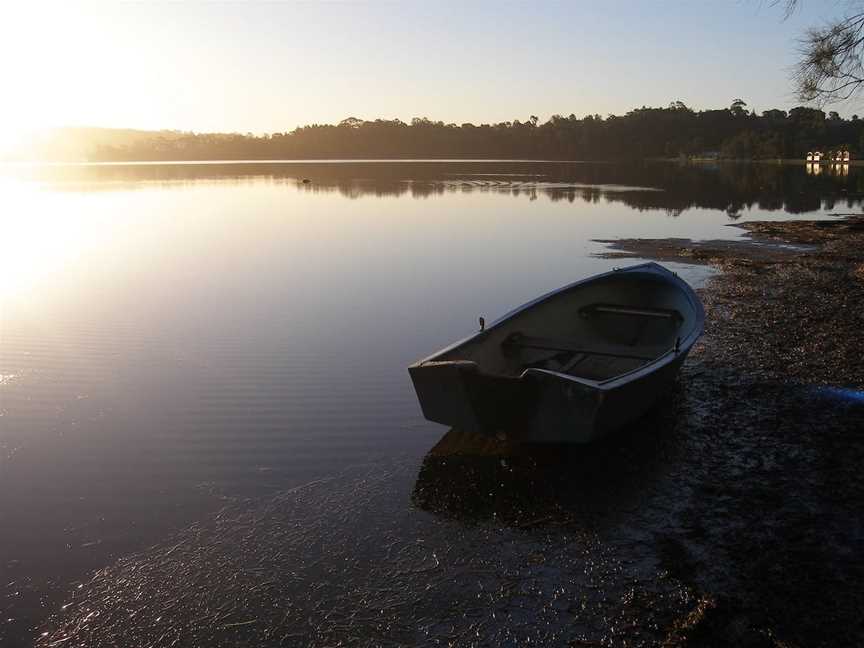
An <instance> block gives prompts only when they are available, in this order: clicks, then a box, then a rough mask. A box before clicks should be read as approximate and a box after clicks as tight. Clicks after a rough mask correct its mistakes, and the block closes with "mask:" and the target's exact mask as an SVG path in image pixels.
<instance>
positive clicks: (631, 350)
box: [501, 333, 668, 360]
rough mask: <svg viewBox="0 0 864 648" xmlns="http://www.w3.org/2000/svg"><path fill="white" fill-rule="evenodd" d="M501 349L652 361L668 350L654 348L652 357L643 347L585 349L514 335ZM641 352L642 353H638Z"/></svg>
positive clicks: (570, 343)
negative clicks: (540, 350) (564, 352)
mask: <svg viewBox="0 0 864 648" xmlns="http://www.w3.org/2000/svg"><path fill="white" fill-rule="evenodd" d="M501 346H503V347H516V348H522V349H543V350H546V351H569V352H572V353H584V354H585V355H596V356H608V357H610V358H627V359H631V360H654V359H655V358H657V357H658V356H660V355H662V354H663V353H665V352H666V351H668V349H661V348H655V349H651V350H652V351H653V350H656V353H655V354H654V355H648V353H644V351H645V348H644V347H628V346H624V345H621V344H603V345H600V344H593V345H592V346H591V347H586V346H584V345H582V344H579V343H578V342H576V341H575V340H562V339H556V338H544V337H532V336H529V335H522V334H520V333H514V334H513V335H511V336H509V337H508V338H507V339H506V340H504V342H502V343H501ZM640 351H643V353H639V352H640Z"/></svg>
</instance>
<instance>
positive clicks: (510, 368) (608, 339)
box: [434, 272, 696, 382]
mask: <svg viewBox="0 0 864 648" xmlns="http://www.w3.org/2000/svg"><path fill="white" fill-rule="evenodd" d="M695 319H696V314H695V312H694V309H693V306H692V304H691V303H690V300H689V299H688V297H687V295H686V293H685V292H684V291H683V290H682V289H681V287H680V286H679V285H677V284H676V283H674V282H672V281H669V280H668V279H666V278H665V277H663V276H661V275H657V274H656V273H639V272H622V273H620V275H619V274H616V275H609V276H606V277H603V278H600V279H598V280H596V281H593V282H589V283H586V284H580V285H577V286H574V287H573V288H571V289H569V290H565V291H562V292H560V293H556V294H554V295H552V296H551V297H549V298H547V299H544V300H542V301H540V302H539V303H537V304H534V305H531V306H529V307H527V308H525V309H524V310H523V311H521V312H518V313H516V314H515V315H513V316H512V317H509V318H506V319H505V320H503V321H501V322H498V323H496V324H495V325H493V326H492V327H490V328H489V329H488V330H487V331H486V332H485V334H483V335H480V336H477V337H475V338H472V339H471V340H469V341H468V342H466V343H465V344H463V345H460V346H458V347H456V348H454V349H451V350H449V351H447V352H445V353H444V354H442V355H441V356H439V357H436V358H434V360H435V361H446V360H469V361H474V362H476V363H477V364H478V365H479V367H480V369H481V371H483V372H484V373H489V374H497V375H504V376H519V375H521V374H522V372H523V371H525V370H526V369H530V368H540V369H547V370H550V371H555V372H559V373H565V374H569V375H572V376H576V377H579V378H583V379H587V380H593V381H598V382H602V381H606V380H610V379H612V378H614V377H616V376H619V375H621V374H624V373H628V372H630V371H633V370H635V369H638V368H639V367H641V366H643V365H645V364H648V363H649V362H652V361H654V360H656V359H657V358H658V357H660V356H662V355H664V354H665V353H667V352H669V351H671V350H673V349H675V348H676V346H677V345H678V344H679V343H680V341H681V340H682V339H684V338H685V337H686V336H687V335H689V333H690V332H691V331H692V329H693V327H694V326H695Z"/></svg>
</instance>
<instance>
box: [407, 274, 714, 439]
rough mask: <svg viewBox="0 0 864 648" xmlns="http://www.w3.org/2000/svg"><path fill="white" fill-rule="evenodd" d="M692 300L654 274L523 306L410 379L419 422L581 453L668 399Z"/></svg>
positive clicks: (696, 332)
mask: <svg viewBox="0 0 864 648" xmlns="http://www.w3.org/2000/svg"><path fill="white" fill-rule="evenodd" d="M704 324H705V311H704V310H703V308H702V303H701V302H700V300H699V297H698V296H697V295H696V293H695V291H694V290H693V289H692V288H691V287H690V286H689V285H688V284H687V283H686V282H685V281H684V280H682V279H681V278H680V277H678V275H677V274H675V273H673V272H671V271H670V270H668V269H666V268H664V267H663V266H661V265H659V264H657V263H643V264H640V265H635V266H631V267H628V268H621V269H616V270H613V271H611V272H606V273H603V274H598V275H595V276H593V277H589V278H587V279H584V280H582V281H577V282H576V283H572V284H570V285H568V286H564V287H563V288H560V289H558V290H555V291H553V292H550V293H548V294H545V295H543V296H541V297H538V298H537V299H534V300H532V301H529V302H528V303H527V304H524V305H522V306H520V307H518V308H516V309H515V310H513V311H511V312H509V313H507V314H506V315H504V316H503V317H501V318H500V319H498V320H496V321H494V322H492V323H491V324H489V325H488V326H484V322H483V320H482V318H481V320H480V330H479V331H477V332H476V333H474V334H473V335H471V336H470V337H468V338H466V339H464V340H462V341H460V342H457V343H456V344H453V345H451V346H449V347H447V348H445V349H442V350H440V351H438V352H437V353H435V354H433V355H431V356H429V357H427V358H424V359H423V360H419V361H418V362H415V363H414V364H412V365H411V366H410V367H409V368H408V372H409V373H410V375H411V380H412V382H413V383H414V390H415V391H416V392H417V397H418V399H419V401H420V406H421V408H422V410H423V415H424V416H425V417H426V418H427V419H429V420H430V421H435V422H437V423H443V424H445V425H450V426H452V427H456V428H459V429H462V430H466V431H469V432H474V433H484V434H495V435H497V434H499V433H504V434H506V435H507V436H508V437H510V438H515V439H519V440H521V441H528V442H548V443H562V442H563V443H588V442H591V441H594V440H596V439H598V438H600V437H602V436H603V435H605V434H607V433H608V432H611V431H613V430H616V429H618V428H621V427H622V426H624V425H626V424H628V423H630V422H632V421H635V420H636V419H638V418H639V417H640V416H642V415H643V414H645V412H646V411H648V410H649V409H650V408H651V407H652V406H653V405H654V404H655V403H656V402H657V400H658V399H659V398H660V397H661V396H662V395H663V394H664V393H666V392H668V391H669V390H670V388H671V386H672V384H673V383H674V381H675V378H676V375H677V372H678V369H679V368H680V367H681V364H682V363H683V362H684V360H685V358H686V357H687V354H688V353H689V351H690V349H691V348H692V347H693V344H694V343H695V342H696V340H697V339H698V338H699V336H700V335H702V330H703V328H704Z"/></svg>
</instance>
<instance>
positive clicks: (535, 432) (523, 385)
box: [409, 351, 687, 443]
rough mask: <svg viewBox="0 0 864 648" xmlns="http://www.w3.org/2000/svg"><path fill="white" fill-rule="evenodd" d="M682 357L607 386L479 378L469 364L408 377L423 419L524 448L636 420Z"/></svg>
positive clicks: (668, 385) (597, 433)
mask: <svg viewBox="0 0 864 648" xmlns="http://www.w3.org/2000/svg"><path fill="white" fill-rule="evenodd" d="M686 357H687V352H685V351H681V352H679V353H678V354H676V355H675V357H674V358H672V359H671V360H670V362H668V363H667V364H665V365H664V366H663V367H660V368H658V369H657V370H656V371H653V372H651V373H648V374H645V375H643V376H640V377H638V378H634V379H633V380H632V381H628V382H624V383H622V384H620V385H616V386H614V387H610V388H603V387H600V386H594V385H586V384H583V383H580V382H576V381H573V380H569V379H568V378H566V377H560V376H558V375H556V374H551V373H544V372H536V373H535V372H528V373H527V375H525V376H523V377H521V378H518V379H514V378H505V377H496V376H484V375H483V374H482V373H481V372H480V371H479V370H478V369H477V366H476V365H475V364H474V363H469V362H466V363H440V364H437V365H435V364H432V365H426V366H422V365H420V366H414V367H411V368H409V373H410V375H411V379H412V382H413V383H414V390H415V391H416V393H417V396H418V399H419V401H420V405H421V408H422V410H423V415H424V417H425V418H427V419H429V420H430V421H435V422H436V423H441V424H444V425H449V426H453V427H456V428H459V429H460V430H463V431H467V432H474V433H480V434H487V435H495V434H504V435H506V436H507V437H508V438H512V439H518V440H520V441H524V442H529V443H590V442H592V441H596V440H597V439H600V438H602V437H603V436H605V435H606V434H608V433H610V432H612V431H614V430H617V429H619V428H621V427H624V426H625V425H627V424H629V423H632V422H633V421H636V420H638V419H639V418H641V417H642V416H644V415H645V413H646V412H648V411H649V410H650V409H651V408H652V407H653V406H654V405H655V404H656V402H657V401H658V400H659V399H660V398H661V397H662V396H663V395H664V394H668V393H670V392H671V390H672V389H673V387H674V384H675V380H676V376H677V373H678V370H679V368H680V367H681V365H682V364H683V362H684V360H685V359H686ZM456 364H461V366H453V365H456Z"/></svg>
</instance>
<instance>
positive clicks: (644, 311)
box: [581, 304, 683, 321]
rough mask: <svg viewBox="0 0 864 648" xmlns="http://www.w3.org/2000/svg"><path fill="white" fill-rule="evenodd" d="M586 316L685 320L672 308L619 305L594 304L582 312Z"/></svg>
mask: <svg viewBox="0 0 864 648" xmlns="http://www.w3.org/2000/svg"><path fill="white" fill-rule="evenodd" d="M581 312H582V313H583V314H584V315H591V314H593V313H609V314H614V315H632V316H635V317H654V318H657V319H667V320H672V321H680V320H682V319H683V318H682V317H681V313H679V312H678V311H677V310H674V309H670V308H643V307H635V306H619V305H617V304H592V305H590V306H586V307H585V308H583V309H582V310H581Z"/></svg>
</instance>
